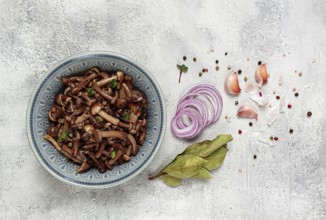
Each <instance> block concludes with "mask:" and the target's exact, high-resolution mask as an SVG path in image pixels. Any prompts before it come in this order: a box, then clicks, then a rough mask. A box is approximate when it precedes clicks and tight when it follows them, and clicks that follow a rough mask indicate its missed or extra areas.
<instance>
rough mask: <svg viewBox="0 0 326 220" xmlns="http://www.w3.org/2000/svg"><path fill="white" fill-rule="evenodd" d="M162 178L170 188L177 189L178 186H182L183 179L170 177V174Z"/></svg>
mask: <svg viewBox="0 0 326 220" xmlns="http://www.w3.org/2000/svg"><path fill="white" fill-rule="evenodd" d="M160 178H161V179H162V180H163V182H164V183H165V184H166V185H168V186H172V187H176V186H179V185H181V179H180V178H177V177H173V176H170V175H168V174H165V175H163V176H160Z"/></svg>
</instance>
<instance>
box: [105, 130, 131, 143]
mask: <svg viewBox="0 0 326 220" xmlns="http://www.w3.org/2000/svg"><path fill="white" fill-rule="evenodd" d="M101 134H102V137H103V138H119V139H121V140H125V139H127V134H126V133H124V132H122V131H101ZM135 143H136V142H135Z"/></svg>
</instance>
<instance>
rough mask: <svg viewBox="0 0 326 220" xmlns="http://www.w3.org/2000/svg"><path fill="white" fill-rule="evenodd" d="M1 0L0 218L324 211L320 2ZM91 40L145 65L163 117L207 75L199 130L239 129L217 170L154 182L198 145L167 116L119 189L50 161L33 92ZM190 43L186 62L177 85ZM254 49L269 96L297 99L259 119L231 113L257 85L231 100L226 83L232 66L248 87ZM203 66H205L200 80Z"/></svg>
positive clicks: (304, 215)
mask: <svg viewBox="0 0 326 220" xmlns="http://www.w3.org/2000/svg"><path fill="white" fill-rule="evenodd" d="M0 9H1V13H0V30H1V32H0V69H1V74H0V112H1V114H0V137H1V138H0V148H1V151H0V219H60V220H62V219H142V220H143V219H259V220H261V219H326V146H325V143H326V117H325V113H324V111H325V107H326V106H325V105H326V103H325V100H324V99H325V98H324V97H325V94H326V89H325V84H326V77H325V74H326V70H325V66H326V60H325V59H326V42H325V39H326V1H325V0H303V1H296V0H288V1H281V0H269V1H264V0H255V1H254V0H252V1H236V0H232V1H230V0H221V1H208V0H194V1H186V0H183V1H165V0H156V1H145V0H144V1H133V0H128V1H118V0H113V1H104V0H94V1H78V0H67V1H39V0H30V1H24V0H12V1H4V0H1V1H0ZM90 50H108V51H114V52H119V53H122V54H125V55H127V56H130V57H132V58H134V59H135V60H137V61H139V62H140V63H141V64H143V65H144V66H146V67H147V68H148V69H149V70H150V71H151V72H152V73H153V74H154V75H155V77H156V78H157V80H158V81H159V82H160V85H161V87H162V89H163V92H164V95H165V98H166V104H167V108H168V121H170V120H171V117H172V116H173V113H174V111H175V106H176V102H177V100H178V98H179V97H180V96H181V94H183V93H184V92H185V91H186V90H187V89H188V88H189V87H190V86H191V85H192V84H194V83H196V82H198V81H203V82H205V81H206V82H207V81H208V82H212V83H213V84H214V85H215V86H216V87H217V88H218V89H219V90H220V91H221V92H222V95H223V97H224V100H225V108H224V110H223V115H222V118H221V119H220V121H219V122H218V123H216V124H214V125H213V126H211V127H210V128H209V129H206V130H205V131H204V132H203V134H202V136H200V137H198V139H197V140H198V141H199V140H203V139H208V138H213V137H214V136H215V135H216V134H218V133H231V134H233V135H234V141H233V142H232V144H230V146H229V149H230V151H229V153H228V155H227V157H226V160H225V163H224V165H223V166H222V167H221V168H220V169H219V170H217V171H215V172H214V174H213V178H212V179H211V180H210V181H209V182H206V181H200V180H194V181H192V180H191V181H187V182H185V183H184V184H183V185H182V186H180V187H178V188H169V187H167V186H165V185H164V184H163V183H162V182H161V181H159V180H157V181H152V182H150V181H148V180H147V178H146V177H147V176H148V175H149V174H151V173H153V172H154V171H156V170H158V169H159V168H162V167H163V166H164V165H165V164H166V163H168V162H169V161H170V160H171V159H172V158H173V157H174V156H175V155H176V154H177V153H178V152H181V151H182V150H183V149H184V148H185V147H186V146H187V144H189V143H187V142H183V141H180V140H177V139H175V138H173V136H172V135H171V131H170V129H169V128H168V129H167V133H166V136H165V140H164V143H163V145H162V147H161V149H160V150H159V152H158V154H157V156H156V157H155V159H154V160H153V162H152V163H151V164H150V166H149V167H148V168H147V169H146V170H145V171H144V172H143V173H141V174H140V175H139V176H137V177H136V178H134V179H133V180H132V181H130V182H128V183H126V184H123V185H121V186H118V187H115V188H111V189H107V190H85V189H81V188H77V187H73V186H69V185H66V184H63V183H61V182H59V181H57V180H56V179H54V178H53V177H51V176H50V175H49V174H48V173H47V172H46V171H45V170H44V169H43V168H42V167H41V165H40V164H39V163H38V161H37V160H36V158H35V157H34V155H33V153H32V151H31V149H30V147H29V144H28V141H27V137H26V128H25V114H26V106H27V103H28V99H29V96H30V94H31V92H32V89H33V88H34V86H35V85H36V83H37V81H38V79H39V78H40V77H41V76H42V75H43V74H44V72H45V71H46V70H47V69H48V68H49V67H50V66H51V65H53V64H54V63H56V62H57V61H58V60H60V59H62V58H64V57H66V56H69V55H72V54H75V53H79V52H84V51H90ZM212 50H213V51H214V52H212ZM226 51H227V52H228V55H227V56H224V53H225V52H226ZM183 55H187V56H188V61H187V64H188V65H189V70H190V71H189V73H187V74H185V75H184V76H183V79H182V82H181V84H180V85H179V84H177V78H178V72H177V69H176V63H181V62H182V56H183ZM193 56H196V57H197V60H198V61H197V62H196V63H193V62H192V61H190V59H191V58H192V57H193ZM247 58H249V59H250V60H249V61H247ZM216 59H218V60H219V61H220V71H218V72H216V71H215V70H214V68H215V64H214V62H215V60H216ZM258 60H262V61H264V62H267V63H268V68H269V71H270V73H271V78H270V81H269V83H268V85H267V86H265V87H264V89H263V92H264V94H268V95H270V100H271V103H273V102H274V99H275V97H274V95H273V94H272V92H273V91H276V92H277V94H280V95H281V96H282V98H283V99H284V100H285V103H286V104H287V103H288V102H290V103H292V105H293V108H292V109H291V110H288V109H286V111H285V113H283V114H280V115H279V117H278V119H277V121H276V122H275V123H274V124H273V126H272V127H270V128H268V127H267V125H266V120H267V115H268V108H267V109H261V110H260V118H259V121H258V122H257V123H256V122H254V126H253V127H252V128H250V127H249V126H248V120H239V119H236V117H234V116H235V112H236V107H235V106H234V101H235V100H239V102H240V103H241V104H244V103H251V101H250V100H249V98H248V94H246V93H245V92H244V90H243V92H242V94H241V95H240V96H239V97H238V98H234V97H229V96H227V95H226V94H225V92H224V90H223V89H222V88H223V81H224V78H225V74H226V73H227V65H231V66H232V67H233V68H235V69H239V68H241V69H242V70H243V74H242V75H241V76H240V82H241V85H242V87H243V88H244V81H243V77H244V76H248V77H249V79H250V80H252V79H253V73H254V70H255V68H256V67H257V61H258ZM202 67H208V68H209V72H208V73H207V74H205V75H204V76H203V77H202V78H199V77H198V72H199V70H200V69H201V68H202ZM295 70H297V71H298V72H300V71H302V72H303V76H302V77H299V76H298V73H295ZM280 76H281V77H282V78H283V82H284V83H283V85H282V86H279V85H278V83H279V77H280ZM305 85H309V86H310V87H309V88H304V86H305ZM172 88H173V89H172ZM293 88H296V89H297V90H299V93H300V96H299V97H298V98H295V97H294V95H293V92H292V89H293ZM309 110H310V111H312V112H313V117H312V118H310V119H308V118H307V117H306V112H307V111H309ZM225 114H230V115H231V116H232V117H233V119H232V120H231V122H226V120H225V119H224V115H225ZM289 128H294V133H293V134H292V135H290V134H289V133H288V130H289ZM238 129H242V130H243V134H242V135H238V134H237V130H238ZM262 133H263V134H264V135H265V136H266V137H268V136H269V135H276V136H278V137H279V139H280V140H279V141H278V142H277V143H275V145H274V147H270V146H269V145H267V144H264V143H261V142H259V141H258V140H257V136H260V137H261V136H262V135H263V134H262ZM254 154H256V155H257V159H256V160H254V159H253V155H254Z"/></svg>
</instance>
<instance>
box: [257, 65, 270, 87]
mask: <svg viewBox="0 0 326 220" xmlns="http://www.w3.org/2000/svg"><path fill="white" fill-rule="evenodd" d="M268 78H269V73H268V72H267V68H266V64H265V63H264V64H261V65H260V66H259V67H258V68H257V69H256V72H255V79H256V82H257V83H258V85H259V86H261V85H263V84H266V83H267V81H268Z"/></svg>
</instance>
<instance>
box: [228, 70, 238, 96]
mask: <svg viewBox="0 0 326 220" xmlns="http://www.w3.org/2000/svg"><path fill="white" fill-rule="evenodd" d="M224 89H225V91H226V92H227V93H229V94H230V95H238V94H239V93H240V91H241V89H240V85H239V80H238V74H237V73H236V72H235V71H231V72H230V73H229V74H228V76H227V77H226V79H225V82H224Z"/></svg>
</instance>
